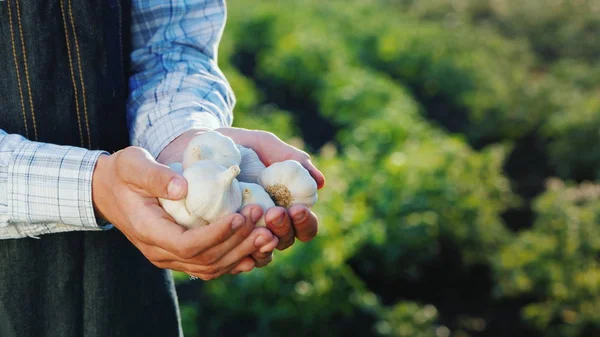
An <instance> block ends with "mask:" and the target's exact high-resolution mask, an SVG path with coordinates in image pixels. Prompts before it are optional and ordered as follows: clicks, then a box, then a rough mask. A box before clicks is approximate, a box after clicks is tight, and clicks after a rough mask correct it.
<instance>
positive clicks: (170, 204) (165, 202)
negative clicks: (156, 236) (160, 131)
mask: <svg viewBox="0 0 600 337" xmlns="http://www.w3.org/2000/svg"><path fill="white" fill-rule="evenodd" d="M169 167H170V168H171V169H172V170H174V171H176V172H177V173H183V167H182V165H181V163H171V164H169ZM158 202H159V203H160V206H161V207H162V208H163V209H164V210H165V212H167V213H168V214H169V215H170V216H171V217H172V218H173V219H174V220H175V222H176V223H177V224H178V225H181V226H183V227H186V228H196V227H200V226H204V225H207V224H208V223H207V222H206V221H204V220H202V219H200V218H198V217H196V216H193V215H191V214H190V212H188V209H187V206H186V205H185V198H184V199H181V200H169V199H161V198H159V199H158Z"/></svg>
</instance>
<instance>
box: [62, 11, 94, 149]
mask: <svg viewBox="0 0 600 337" xmlns="http://www.w3.org/2000/svg"><path fill="white" fill-rule="evenodd" d="M68 4H69V17H70V18H71V27H72V28H73V37H74V38H75V53H76V54H77V66H78V68H79V82H80V83H81V93H82V96H83V112H84V115H85V129H86V131H87V135H88V146H89V147H90V148H91V147H92V135H91V134H90V122H89V119H88V111H87V96H86V95H85V83H84V79H83V71H82V70H81V55H80V54H79V41H78V39H77V30H75V20H73V8H72V6H71V0H68Z"/></svg>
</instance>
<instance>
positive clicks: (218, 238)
mask: <svg viewBox="0 0 600 337" xmlns="http://www.w3.org/2000/svg"><path fill="white" fill-rule="evenodd" d="M252 228H253V226H252V224H251V223H249V222H247V221H246V219H245V218H244V216H242V215H240V214H237V213H236V214H230V215H227V216H225V217H223V218H222V219H220V220H218V221H216V222H214V223H212V224H210V225H207V226H201V227H198V228H194V229H189V230H186V229H185V228H184V227H181V226H179V225H177V224H175V223H173V222H171V221H169V220H166V219H154V221H148V222H146V223H145V226H144V227H143V228H141V229H140V231H145V232H146V233H145V234H142V238H141V241H144V242H146V243H150V244H153V245H155V246H158V247H160V248H162V249H164V250H166V251H167V252H169V253H170V254H172V255H174V256H176V257H178V258H180V259H191V258H194V257H195V256H197V255H198V254H201V253H204V252H206V251H209V250H210V249H213V248H214V247H218V246H219V245H221V244H223V243H224V242H227V241H229V239H230V238H231V237H232V236H235V235H238V236H242V239H239V238H238V240H243V237H246V236H247V235H248V234H249V233H250V231H251V229H252Z"/></svg>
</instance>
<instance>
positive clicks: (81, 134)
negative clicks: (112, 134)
mask: <svg viewBox="0 0 600 337" xmlns="http://www.w3.org/2000/svg"><path fill="white" fill-rule="evenodd" d="M59 3H60V12H61V13H62V18H63V24H64V28H65V39H66V41H67V54H68V56H69V69H71V81H72V82H73V90H74V91H75V109H76V110H77V126H79V138H80V140H81V147H84V145H83V132H82V131H81V115H80V113H79V98H78V97H79V92H78V91H77V84H76V83H75V74H74V71H73V58H72V57H71V46H70V45H69V32H68V29H67V19H66V17H65V9H64V5H63V0H60V1H59Z"/></svg>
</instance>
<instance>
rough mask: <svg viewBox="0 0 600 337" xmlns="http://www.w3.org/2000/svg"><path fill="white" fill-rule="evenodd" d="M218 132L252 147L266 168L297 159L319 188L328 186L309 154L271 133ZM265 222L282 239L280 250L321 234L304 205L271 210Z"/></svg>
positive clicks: (253, 131) (312, 215)
mask: <svg viewBox="0 0 600 337" xmlns="http://www.w3.org/2000/svg"><path fill="white" fill-rule="evenodd" d="M216 131H218V132H220V133H221V134H223V135H225V136H228V137H230V138H231V139H233V141H234V142H236V143H237V144H240V145H243V146H246V147H249V148H252V149H253V150H254V151H255V152H256V153H257V154H258V157H259V158H260V160H261V161H262V162H263V163H264V164H265V165H266V166H269V165H271V164H273V163H275V162H280V161H284V160H289V159H292V160H296V161H298V162H300V164H302V166H304V168H306V169H307V170H308V172H310V174H311V176H312V177H313V178H314V179H315V181H316V182H317V186H318V188H319V189H320V188H322V187H323V186H324V185H325V177H324V176H323V173H321V172H320V171H319V170H318V169H317V168H316V167H315V166H314V165H313V164H312V162H311V161H310V156H309V155H308V154H307V153H306V152H304V151H301V150H299V149H297V148H295V147H293V146H291V145H289V144H286V143H285V142H283V141H282V140H281V139H279V138H278V137H277V136H275V135H274V134H272V133H270V132H265V131H257V130H246V129H239V128H221V129H217V130H216ZM265 220H266V222H267V227H268V228H269V229H270V230H271V231H272V232H273V234H275V235H276V236H277V237H278V238H279V245H278V246H277V249H279V250H284V249H286V248H288V247H290V246H291V245H292V244H293V243H294V240H295V238H298V240H300V241H304V242H306V241H310V240H312V239H313V238H314V237H315V236H316V235H317V232H318V224H319V220H318V218H317V216H316V215H315V214H314V213H313V212H311V211H310V210H309V209H308V208H306V207H304V206H301V205H294V206H292V207H290V209H289V210H287V211H286V210H285V209H284V208H283V207H273V208H271V209H269V210H268V211H267V214H266V216H265ZM257 256H258V257H260V255H259V254H255V258H256V257H257Z"/></svg>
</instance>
